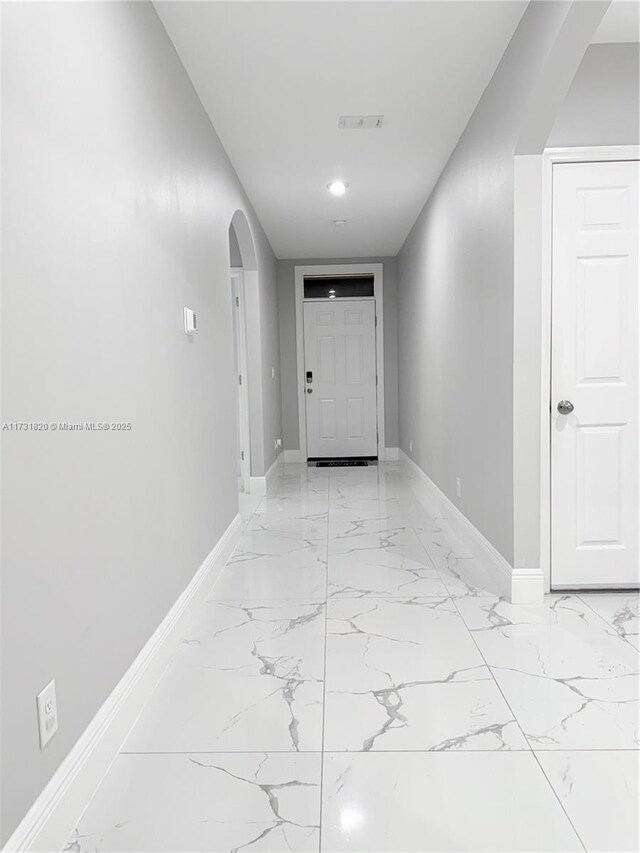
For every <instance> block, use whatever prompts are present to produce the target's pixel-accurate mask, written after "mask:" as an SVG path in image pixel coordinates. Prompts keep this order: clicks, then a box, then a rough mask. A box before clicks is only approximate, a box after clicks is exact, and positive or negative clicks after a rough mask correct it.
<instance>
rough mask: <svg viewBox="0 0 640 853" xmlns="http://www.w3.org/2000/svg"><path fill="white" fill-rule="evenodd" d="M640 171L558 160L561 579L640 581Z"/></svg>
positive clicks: (555, 484) (558, 583)
mask: <svg viewBox="0 0 640 853" xmlns="http://www.w3.org/2000/svg"><path fill="white" fill-rule="evenodd" d="M638 179H639V173H638V163H637V162H636V161H627V162H600V163H563V164H556V165H555V166H554V172H553V261H552V286H553V297H552V362H551V364H552V375H551V390H552V394H551V468H552V470H551V535H552V544H551V584H552V586H553V587H555V588H557V587H567V586H578V587H608V586H623V587H624V586H636V585H638V583H639V582H640V572H639V568H638V558H639V551H638V527H639V504H638V484H639V483H638V481H639V476H638V464H639V452H638V442H639V439H640V434H639V430H638V420H639V417H638V416H639V411H638V403H639V399H638V368H639V358H640V348H639V345H638V326H639V322H638V319H639V318H638V284H639V282H638ZM563 401H564V402H563ZM567 403H568V404H569V405H567Z"/></svg>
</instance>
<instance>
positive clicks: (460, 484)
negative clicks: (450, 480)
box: [456, 477, 462, 498]
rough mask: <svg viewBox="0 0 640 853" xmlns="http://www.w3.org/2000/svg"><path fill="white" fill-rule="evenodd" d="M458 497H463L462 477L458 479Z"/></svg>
mask: <svg viewBox="0 0 640 853" xmlns="http://www.w3.org/2000/svg"><path fill="white" fill-rule="evenodd" d="M456 497H457V498H459V497H462V481H461V479H460V477H456Z"/></svg>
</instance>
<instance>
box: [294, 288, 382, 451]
mask: <svg viewBox="0 0 640 853" xmlns="http://www.w3.org/2000/svg"><path fill="white" fill-rule="evenodd" d="M303 310H304V377H305V407H306V421H307V456H308V457H309V458H314V457H315V458H330V459H331V458H340V457H346V456H377V453H378V438H377V431H378V425H377V395H376V310H375V300H373V299H354V300H349V299H340V300H338V299H332V300H326V301H322V302H320V301H317V302H305V303H304V307H303Z"/></svg>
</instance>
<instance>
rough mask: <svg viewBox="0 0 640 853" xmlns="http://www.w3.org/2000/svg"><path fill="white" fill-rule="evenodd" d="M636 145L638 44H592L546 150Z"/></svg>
mask: <svg viewBox="0 0 640 853" xmlns="http://www.w3.org/2000/svg"><path fill="white" fill-rule="evenodd" d="M638 143H640V44H637V43H636V44H592V45H591V47H589V48H588V50H587V52H586V53H585V55H584V59H583V60H582V63H581V64H580V67H579V68H578V72H577V74H576V76H575V79H574V81H573V83H572V85H571V89H570V90H569V92H568V94H567V97H566V99H565V101H564V104H563V105H562V107H561V109H560V112H559V113H558V116H557V118H556V120H555V123H554V125H553V129H552V131H551V134H550V136H549V140H548V143H547V144H548V145H549V146H550V147H567V146H580V145H637V144H638Z"/></svg>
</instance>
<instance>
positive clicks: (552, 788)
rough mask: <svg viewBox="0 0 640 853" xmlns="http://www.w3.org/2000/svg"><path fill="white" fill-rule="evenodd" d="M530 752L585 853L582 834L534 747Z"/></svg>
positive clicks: (585, 846) (585, 848)
mask: <svg viewBox="0 0 640 853" xmlns="http://www.w3.org/2000/svg"><path fill="white" fill-rule="evenodd" d="M531 753H532V755H533V757H534V758H535V760H536V763H537V765H538V767H539V768H540V770H541V772H542V775H543V776H544V778H545V779H546V780H547V783H548V785H549V787H550V788H551V790H552V791H553V793H554V796H555V798H556V800H557V801H558V802H559V803H560V808H561V809H562V811H563V812H564V813H565V815H566V816H567V820H568V821H569V823H570V824H571V827H572V829H573V831H574V832H575V834H576V837H577V839H578V841H579V842H580V844H582V849H583V850H584V851H585V853H587V845H586V844H585V843H584V841H583V840H582V836H581V835H580V833H579V832H578V830H577V829H576V827H575V826H574V823H573V821H572V820H571V818H570V817H569V812H568V811H567V810H566V809H565V807H564V803H563V802H562V800H561V799H560V796H559V795H558V792H557V791H556V789H555V788H554V787H553V785H552V784H551V780H550V779H549V777H548V776H547V773H546V771H545V769H544V767H543V766H542V764H541V763H540V759H539V758H538V756H537V755H536V752H535V750H534V749H532V750H531Z"/></svg>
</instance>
